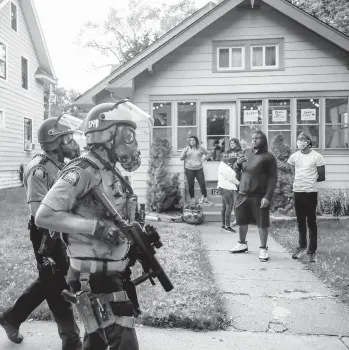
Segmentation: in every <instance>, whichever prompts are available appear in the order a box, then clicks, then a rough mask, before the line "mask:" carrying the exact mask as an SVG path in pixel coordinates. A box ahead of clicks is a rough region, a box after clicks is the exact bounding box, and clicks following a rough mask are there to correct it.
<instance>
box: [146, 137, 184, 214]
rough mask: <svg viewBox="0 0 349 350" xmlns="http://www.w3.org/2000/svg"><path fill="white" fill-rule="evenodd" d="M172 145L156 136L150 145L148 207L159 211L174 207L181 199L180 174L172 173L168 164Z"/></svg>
mask: <svg viewBox="0 0 349 350" xmlns="http://www.w3.org/2000/svg"><path fill="white" fill-rule="evenodd" d="M171 154H172V146H171V144H170V142H169V141H168V140H167V139H166V138H162V137H156V138H155V139H154V141H153V143H152V145H151V147H150V159H149V168H148V181H147V209H148V210H151V211H157V212H158V213H161V212H164V211H166V210H169V209H172V208H174V206H175V205H177V204H178V203H179V202H180V200H181V197H182V195H181V191H180V182H179V174H178V173H174V174H170V173H169V171H168V165H169V162H170V159H171Z"/></svg>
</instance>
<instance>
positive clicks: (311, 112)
mask: <svg viewBox="0 0 349 350" xmlns="http://www.w3.org/2000/svg"><path fill="white" fill-rule="evenodd" d="M301 120H316V109H312V108H307V109H301Z"/></svg>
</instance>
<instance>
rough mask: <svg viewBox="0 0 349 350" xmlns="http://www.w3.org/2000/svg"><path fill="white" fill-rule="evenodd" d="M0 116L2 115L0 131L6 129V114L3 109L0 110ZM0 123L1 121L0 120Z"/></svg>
mask: <svg viewBox="0 0 349 350" xmlns="http://www.w3.org/2000/svg"><path fill="white" fill-rule="evenodd" d="M0 114H2V123H1V122H0V130H4V129H6V112H5V110H4V109H0ZM0 121H1V119H0Z"/></svg>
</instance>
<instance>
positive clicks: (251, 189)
mask: <svg viewBox="0 0 349 350" xmlns="http://www.w3.org/2000/svg"><path fill="white" fill-rule="evenodd" d="M234 169H235V171H236V172H237V174H238V173H239V174H241V175H240V176H241V180H240V187H239V193H238V196H237V199H236V204H235V205H236V206H235V216H236V224H237V225H238V226H239V242H238V244H237V246H235V247H234V248H233V249H231V250H230V252H231V253H244V252H247V251H248V247H247V242H246V235H247V231H248V225H250V224H252V225H257V226H258V229H259V236H260V241H261V245H260V250H259V260H260V261H267V260H268V259H269V254H268V247H267V240H268V228H269V226H270V219H269V208H270V201H271V199H272V197H273V194H274V190H275V187H276V181H277V164H276V159H275V157H274V155H273V154H272V153H270V152H268V141H267V137H266V136H265V134H264V133H263V132H262V131H256V132H255V133H254V134H253V135H252V147H251V148H249V149H245V150H244V151H243V152H242V154H241V155H240V156H239V158H238V160H237V162H236V163H235V164H234Z"/></svg>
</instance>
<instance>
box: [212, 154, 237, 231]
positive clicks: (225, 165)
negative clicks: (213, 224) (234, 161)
mask: <svg viewBox="0 0 349 350" xmlns="http://www.w3.org/2000/svg"><path fill="white" fill-rule="evenodd" d="M230 160H231V159H230V158H229V154H228V153H227V152H224V153H223V154H222V158H221V162H220V164H219V167H218V185H217V187H218V189H220V191H221V196H222V231H225V232H236V231H235V230H234V229H233V228H232V227H231V226H230V220H231V213H232V211H233V208H234V202H235V193H236V190H237V187H236V186H238V185H239V181H238V180H237V179H236V173H235V171H234V170H233V169H232V168H231V167H230V166H229V161H230Z"/></svg>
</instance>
